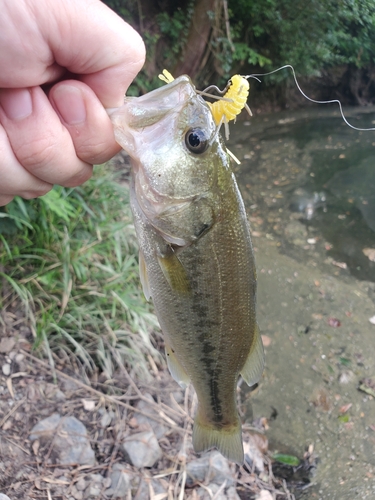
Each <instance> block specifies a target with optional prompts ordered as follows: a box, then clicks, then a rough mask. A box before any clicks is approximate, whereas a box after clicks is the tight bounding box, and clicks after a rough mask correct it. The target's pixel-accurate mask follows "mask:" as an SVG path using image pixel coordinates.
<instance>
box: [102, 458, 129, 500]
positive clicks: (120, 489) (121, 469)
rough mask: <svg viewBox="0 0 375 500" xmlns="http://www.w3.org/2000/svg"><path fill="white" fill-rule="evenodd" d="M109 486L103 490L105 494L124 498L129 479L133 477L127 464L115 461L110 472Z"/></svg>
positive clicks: (126, 494)
mask: <svg viewBox="0 0 375 500" xmlns="http://www.w3.org/2000/svg"><path fill="white" fill-rule="evenodd" d="M109 477H110V479H111V486H110V488H109V489H108V490H106V491H105V494H106V495H107V496H108V497H109V496H112V497H114V498H126V497H127V496H128V490H129V488H130V481H131V480H132V478H133V474H132V472H131V471H130V470H129V469H128V465H127V464H121V463H117V464H114V466H113V467H112V472H111V474H110V476H109Z"/></svg>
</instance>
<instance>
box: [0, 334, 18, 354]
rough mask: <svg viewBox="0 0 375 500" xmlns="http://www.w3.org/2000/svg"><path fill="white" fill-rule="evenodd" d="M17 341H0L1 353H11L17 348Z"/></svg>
mask: <svg viewBox="0 0 375 500" xmlns="http://www.w3.org/2000/svg"><path fill="white" fill-rule="evenodd" d="M15 344H16V341H15V339H14V337H3V338H2V339H1V340H0V353H1V354H7V353H8V352H10V351H11V350H12V349H13V347H14V346H15Z"/></svg>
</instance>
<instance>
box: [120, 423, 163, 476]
mask: <svg viewBox="0 0 375 500" xmlns="http://www.w3.org/2000/svg"><path fill="white" fill-rule="evenodd" d="M122 449H123V452H124V453H125V455H126V456H127V457H128V458H129V460H130V462H131V463H132V464H133V465H135V467H153V465H155V463H156V462H157V461H158V460H159V459H160V458H161V456H162V451H161V449H160V446H159V443H158V441H157V439H156V436H155V434H154V433H153V432H152V431H145V432H138V433H137V434H133V435H132V436H129V437H127V438H126V439H125V442H124V444H123V445H122Z"/></svg>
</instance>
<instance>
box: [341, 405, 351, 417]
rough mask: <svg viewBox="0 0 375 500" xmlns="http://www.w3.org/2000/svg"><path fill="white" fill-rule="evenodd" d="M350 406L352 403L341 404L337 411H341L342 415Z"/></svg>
mask: <svg viewBox="0 0 375 500" xmlns="http://www.w3.org/2000/svg"><path fill="white" fill-rule="evenodd" d="M352 406H353V404H352V403H348V404H347V405H342V406H341V408H340V409H339V413H341V415H344V413H346V412H347V411H348V410H349V409H350V408H351V407H352Z"/></svg>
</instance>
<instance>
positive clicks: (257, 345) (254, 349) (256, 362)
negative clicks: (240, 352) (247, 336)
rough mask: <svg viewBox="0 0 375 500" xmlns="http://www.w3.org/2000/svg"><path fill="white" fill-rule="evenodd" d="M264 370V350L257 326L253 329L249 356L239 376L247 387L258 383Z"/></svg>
mask: <svg viewBox="0 0 375 500" xmlns="http://www.w3.org/2000/svg"><path fill="white" fill-rule="evenodd" d="M263 369H264V350H263V344H262V338H261V336H260V333H259V329H258V326H256V327H255V332H254V339H253V343H252V345H251V349H250V352H249V355H248V357H247V359H246V362H245V364H244V367H243V368H242V370H241V376H242V378H243V379H244V381H245V382H246V383H247V385H248V386H249V387H251V386H252V385H254V384H256V383H257V382H259V380H260V378H261V376H262V373H263Z"/></svg>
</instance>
